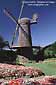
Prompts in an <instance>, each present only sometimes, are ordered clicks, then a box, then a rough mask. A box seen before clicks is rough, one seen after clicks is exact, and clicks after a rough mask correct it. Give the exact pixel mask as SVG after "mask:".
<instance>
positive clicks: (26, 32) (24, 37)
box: [17, 18, 32, 58]
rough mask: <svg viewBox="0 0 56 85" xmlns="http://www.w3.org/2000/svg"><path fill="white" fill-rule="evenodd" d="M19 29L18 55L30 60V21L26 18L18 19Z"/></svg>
mask: <svg viewBox="0 0 56 85" xmlns="http://www.w3.org/2000/svg"><path fill="white" fill-rule="evenodd" d="M18 22H19V23H20V25H21V27H22V28H21V27H19V43H18V45H19V49H18V51H17V52H18V53H19V54H21V55H23V56H26V57H28V58H32V38H31V30H30V20H29V19H28V18H22V19H19V20H18Z"/></svg>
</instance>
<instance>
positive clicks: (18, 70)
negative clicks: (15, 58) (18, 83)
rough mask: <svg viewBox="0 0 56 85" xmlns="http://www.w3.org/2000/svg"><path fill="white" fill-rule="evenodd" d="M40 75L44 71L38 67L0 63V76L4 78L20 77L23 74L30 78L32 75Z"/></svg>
mask: <svg viewBox="0 0 56 85" xmlns="http://www.w3.org/2000/svg"><path fill="white" fill-rule="evenodd" d="M42 75H44V73H43V72H42V71H41V70H40V69H35V68H32V67H25V66H19V65H8V64H1V63H0V78H6V77H11V78H13V77H15V78H20V77H25V76H28V77H29V78H32V77H38V76H42Z"/></svg>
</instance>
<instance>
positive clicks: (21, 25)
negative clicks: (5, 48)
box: [4, 3, 38, 51]
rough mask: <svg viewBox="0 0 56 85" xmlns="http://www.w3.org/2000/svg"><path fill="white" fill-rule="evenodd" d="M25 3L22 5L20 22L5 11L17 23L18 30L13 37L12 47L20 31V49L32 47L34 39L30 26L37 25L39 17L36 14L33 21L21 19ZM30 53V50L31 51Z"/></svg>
mask: <svg viewBox="0 0 56 85" xmlns="http://www.w3.org/2000/svg"><path fill="white" fill-rule="evenodd" d="M23 7H24V3H22V7H21V11H20V14H19V18H18V20H17V19H16V18H15V17H14V16H13V15H12V14H11V13H10V12H9V11H8V10H7V9H4V13H5V14H6V15H7V16H9V17H10V18H11V19H12V20H13V22H15V23H16V30H15V32H14V35H13V39H12V43H11V46H13V43H14V40H15V37H16V32H17V31H19V35H18V38H19V42H18V47H21V48H22V47H23V48H25V47H30V48H31V47H32V38H31V30H30V25H32V24H35V23H37V18H38V16H37V15H36V14H34V15H33V18H32V19H29V18H26V17H25V18H21V15H22V11H23ZM29 51H30V50H29Z"/></svg>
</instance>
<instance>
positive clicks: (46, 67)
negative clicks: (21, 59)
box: [24, 60, 56, 75]
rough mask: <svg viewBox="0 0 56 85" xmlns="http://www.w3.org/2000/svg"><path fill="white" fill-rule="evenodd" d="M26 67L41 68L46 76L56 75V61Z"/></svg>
mask: <svg viewBox="0 0 56 85" xmlns="http://www.w3.org/2000/svg"><path fill="white" fill-rule="evenodd" d="M45 61H46V60H45ZM24 65H25V66H28V67H29V66H32V67H35V68H40V69H41V70H42V71H43V72H44V73H45V75H56V62H55V61H54V60H53V61H49V60H47V62H40V63H26V64H24Z"/></svg>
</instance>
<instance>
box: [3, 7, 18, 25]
mask: <svg viewBox="0 0 56 85" xmlns="http://www.w3.org/2000/svg"><path fill="white" fill-rule="evenodd" d="M3 12H4V13H5V14H6V15H7V16H8V17H10V18H11V19H12V20H13V22H15V23H16V24H17V23H18V21H17V20H16V18H15V17H14V16H13V15H12V13H10V12H9V11H8V9H6V8H5V9H4V10H3Z"/></svg>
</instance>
